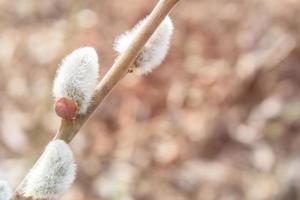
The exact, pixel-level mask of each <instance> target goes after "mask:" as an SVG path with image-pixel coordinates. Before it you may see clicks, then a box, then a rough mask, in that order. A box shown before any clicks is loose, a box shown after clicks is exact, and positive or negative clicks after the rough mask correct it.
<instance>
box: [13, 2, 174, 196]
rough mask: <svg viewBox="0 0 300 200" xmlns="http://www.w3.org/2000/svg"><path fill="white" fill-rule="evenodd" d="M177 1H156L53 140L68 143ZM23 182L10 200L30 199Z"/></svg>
mask: <svg viewBox="0 0 300 200" xmlns="http://www.w3.org/2000/svg"><path fill="white" fill-rule="evenodd" d="M179 1H180V0H160V1H159V2H158V4H157V5H156V7H155V8H154V9H153V11H152V12H151V14H150V15H149V17H148V18H147V20H146V22H145V24H144V26H143V27H142V28H141V29H140V31H139V33H138V34H137V36H136V38H135V39H134V40H133V41H132V43H131V45H130V46H129V48H128V49H127V50H126V51H125V52H124V53H123V54H121V55H120V56H119V57H118V58H117V60H116V62H115V63H114V64H113V66H112V67H111V69H110V70H109V71H108V72H107V74H106V75H105V76H104V77H103V79H102V80H101V81H100V83H99V85H98V86H97V87H96V90H95V96H94V98H93V104H92V105H91V106H90V108H89V110H88V112H87V114H85V115H79V116H77V118H76V119H75V120H73V121H67V120H62V121H61V125H60V128H59V130H58V132H57V134H56V136H55V137H54V140H55V139H61V140H64V141H65V142H67V143H69V142H70V141H71V140H72V139H73V138H74V136H75V135H76V134H77V132H78V131H79V129H80V128H81V127H82V126H83V125H84V123H85V122H86V121H87V120H88V119H89V117H90V116H91V115H92V113H93V112H94V111H95V110H96V108H97V107H98V106H99V105H100V104H101V102H102V101H103V100H104V98H105V97H106V96H107V95H108V94H109V92H110V91H111V90H112V89H113V87H114V86H115V85H116V84H117V83H118V82H119V81H120V80H121V79H122V78H123V77H124V76H125V75H126V73H127V71H128V69H129V67H130V66H131V65H132V64H133V63H134V62H135V59H136V58H137V56H138V55H139V53H140V52H141V50H142V49H143V47H144V45H145V44H146V42H147V41H148V40H149V39H150V37H151V35H152V34H153V33H154V31H155V30H156V29H157V27H158V26H159V25H160V23H161V22H162V21H163V20H164V18H165V17H166V16H167V15H168V13H169V12H170V11H171V9H172V8H173V7H174V6H175V5H176V4H177V3H178V2H179ZM23 184H24V182H22V183H21V184H20V185H19V187H18V188H17V190H16V192H15V195H14V196H13V197H12V200H30V198H29V199H28V198H25V197H23V196H22V195H21V194H20V191H19V190H20V189H21V188H22V185H23Z"/></svg>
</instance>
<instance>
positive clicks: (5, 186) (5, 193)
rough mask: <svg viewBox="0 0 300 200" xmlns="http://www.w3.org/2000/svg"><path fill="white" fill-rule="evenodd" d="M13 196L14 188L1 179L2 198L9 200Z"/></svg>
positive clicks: (0, 191) (1, 199) (0, 196)
mask: <svg viewBox="0 0 300 200" xmlns="http://www.w3.org/2000/svg"><path fill="white" fill-rule="evenodd" d="M11 196H12V190H11V188H10V187H9V186H8V184H7V182H6V181H2V180H0V200H9V199H10V197H11Z"/></svg>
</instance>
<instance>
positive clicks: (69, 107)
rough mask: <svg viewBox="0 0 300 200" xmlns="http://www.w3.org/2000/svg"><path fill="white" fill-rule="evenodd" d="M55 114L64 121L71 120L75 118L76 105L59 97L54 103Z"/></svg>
mask: <svg viewBox="0 0 300 200" xmlns="http://www.w3.org/2000/svg"><path fill="white" fill-rule="evenodd" d="M55 112H56V114H57V115H58V116H60V117H61V118H63V119H65V120H73V119H75V118H76V113H77V104H76V102H74V101H72V100H69V99H67V98H66V97H60V98H58V99H57V100H56V102H55Z"/></svg>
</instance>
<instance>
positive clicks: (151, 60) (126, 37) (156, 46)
mask: <svg viewBox="0 0 300 200" xmlns="http://www.w3.org/2000/svg"><path fill="white" fill-rule="evenodd" d="M146 19H147V17H146V18H145V19H143V20H141V21H140V22H138V24H137V25H135V26H134V27H133V29H131V30H130V31H127V32H125V33H124V34H122V35H120V36H119V37H117V38H116V40H115V42H114V49H115V50H116V51H117V52H118V53H119V54H121V53H123V52H124V51H125V50H126V49H127V48H128V47H129V46H130V44H131V42H132V40H133V39H134V38H135V36H136V35H137V33H138V32H139V30H140V29H141V27H142V26H143V25H144V24H145V21H146ZM173 29H174V27H173V23H172V20H171V18H170V17H169V16H167V17H166V18H165V19H164V20H163V21H162V23H161V24H160V25H159V27H158V28H157V29H156V31H155V32H154V33H153V35H152V36H151V38H150V39H149V40H148V42H147V43H146V45H145V46H144V49H143V50H142V51H141V53H140V55H139V56H138V58H137V60H136V64H137V68H136V69H134V71H135V72H137V73H138V74H147V73H149V72H151V71H152V70H153V69H154V68H156V67H157V66H158V65H160V64H161V63H162V61H163V60H164V59H165V57H166V55H167V53H168V50H169V46H170V40H171V36H172V34H173Z"/></svg>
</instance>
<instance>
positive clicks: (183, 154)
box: [0, 0, 300, 200]
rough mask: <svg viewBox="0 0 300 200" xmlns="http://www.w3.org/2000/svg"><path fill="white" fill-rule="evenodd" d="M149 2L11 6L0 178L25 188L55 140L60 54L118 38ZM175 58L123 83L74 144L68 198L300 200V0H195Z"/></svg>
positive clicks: (181, 23) (104, 53)
mask: <svg viewBox="0 0 300 200" xmlns="http://www.w3.org/2000/svg"><path fill="white" fill-rule="evenodd" d="M155 3H156V1H154V0H147V1H140V0H123V1H121V0H99V1H95V0H94V1H92V0H87V1H80V0H52V1H47V0H26V1H24V0H23V1H7V0H0V178H1V179H6V180H7V181H9V182H10V184H11V185H12V186H16V185H17V184H18V182H19V181H20V180H21V178H22V176H23V175H24V174H25V173H26V171H27V170H28V169H29V168H30V167H31V166H32V164H33V163H34V161H35V159H36V158H37V157H38V155H39V154H40V153H41V151H42V149H43V147H44V146H45V145H46V144H47V142H48V141H49V140H50V139H51V138H52V137H53V135H54V134H55V132H56V129H57V127H58V125H59V119H58V117H56V116H55V114H54V112H53V99H52V96H51V85H52V80H53V77H54V74H55V70H56V68H57V66H58V64H59V63H60V61H61V59H62V58H63V57H64V56H65V55H66V54H68V53H69V52H71V51H72V50H73V49H75V48H78V47H81V46H94V47H95V48H96V49H97V51H98V53H99V55H100V61H101V67H102V68H101V75H103V74H104V73H105V72H106V71H107V70H108V69H109V67H110V66H111V65H112V63H113V61H114V59H115V53H114V52H113V50H112V43H113V40H114V38H115V37H116V36H117V35H119V34H120V33H122V32H124V31H125V30H128V29H129V28H130V27H132V26H133V25H134V24H135V23H136V22H137V21H138V20H139V19H141V18H143V17H144V16H145V15H146V14H148V13H149V12H150V11H151V9H152V8H153V6H154V5H155ZM171 16H172V19H173V21H174V24H175V27H176V29H175V33H174V37H173V39H172V47H171V49H170V52H169V55H168V57H167V59H166V61H165V62H164V63H163V64H162V66H160V67H159V68H158V69H156V70H155V71H154V72H153V73H151V74H149V75H147V76H143V77H140V76H137V75H134V74H130V75H128V76H127V77H126V78H124V79H123V80H122V81H121V82H120V83H119V84H118V86H117V87H116V88H115V89H114V90H113V92H112V93H111V94H110V95H109V97H107V99H106V101H105V102H104V103H103V104H102V105H101V107H100V108H99V109H98V110H97V113H96V114H95V115H94V116H93V117H92V118H91V119H90V120H89V122H88V123H87V124H86V126H85V127H84V128H83V129H82V130H81V132H80V133H79V134H78V135H77V136H76V138H75V139H74V140H73V141H72V144H71V145H72V148H73V149H74V151H75V156H76V160H77V163H78V176H77V179H76V182H75V184H74V186H73V187H72V189H71V190H70V191H69V192H68V193H67V194H66V195H65V196H63V198H62V199H63V200H71V199H72V200H96V199H104V200H111V199H113V200H131V199H137V200H139V199H140V200H150V199H155V200H169V199H170V200H188V199H191V200H194V199H195V200H196V199H201V200H216V199H218V200H219V199H221V200H239V199H247V200H269V199H275V200H281V199H283V200H294V199H300V176H299V173H298V169H299V167H300V157H299V146H300V135H299V130H300V123H299V120H300V101H299V100H300V93H299V86H300V68H299V63H300V33H299V31H300V1H298V0H185V1H184V0H182V2H180V4H179V5H178V6H177V7H176V8H175V9H174V11H173V12H172V13H171Z"/></svg>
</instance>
